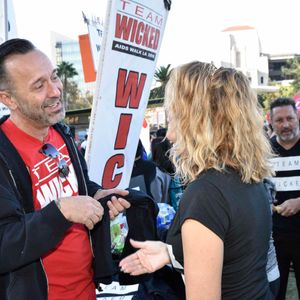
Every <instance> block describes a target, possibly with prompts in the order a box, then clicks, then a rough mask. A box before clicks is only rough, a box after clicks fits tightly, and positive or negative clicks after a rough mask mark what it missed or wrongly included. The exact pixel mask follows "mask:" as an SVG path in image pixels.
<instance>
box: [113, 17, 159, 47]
mask: <svg viewBox="0 0 300 300" xmlns="http://www.w3.org/2000/svg"><path fill="white" fill-rule="evenodd" d="M115 37H116V38H118V39H123V40H125V41H129V40H130V42H132V43H136V44H137V45H141V44H142V45H143V46H145V47H147V48H150V49H154V50H156V49H157V48H158V42H159V37H160V30H159V29H157V28H155V27H153V26H150V25H148V24H146V22H143V21H138V20H136V19H133V18H129V17H127V16H121V15H120V14H117V17H116V27H115ZM153 41H154V42H153Z"/></svg>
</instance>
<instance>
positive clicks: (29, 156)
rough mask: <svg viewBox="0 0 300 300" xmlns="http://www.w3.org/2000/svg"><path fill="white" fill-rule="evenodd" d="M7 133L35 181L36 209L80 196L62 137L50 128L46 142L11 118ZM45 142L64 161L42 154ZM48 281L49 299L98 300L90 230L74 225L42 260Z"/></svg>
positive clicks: (33, 190)
mask: <svg viewBox="0 0 300 300" xmlns="http://www.w3.org/2000/svg"><path fill="white" fill-rule="evenodd" d="M1 128H2V129H3V131H4V133H5V134H6V135H7V137H8V138H9V140H10V141H11V142H12V143H13V145H14V146H15V148H16V149H17V150H18V152H19V154H20V155H21V157H22V159H23V161H24V162H25V164H26V166H27V169H28V171H29V173H30V176H31V180H32V192H33V198H34V207H35V210H38V209H41V208H43V207H45V206H46V205H47V204H49V203H50V202H51V201H53V200H55V199H57V198H60V197H68V196H77V195H78V183H77V178H76V175H75V171H74V168H73V165H72V162H71V160H70V157H69V153H68V150H67V147H66V144H65V143H64V141H63V139H62V137H61V136H60V135H59V133H58V132H57V131H56V130H55V129H53V128H52V127H50V129H49V132H48V136H47V137H46V139H45V141H44V142H41V141H39V140H37V139H36V138H34V137H32V136H30V135H28V134H26V133H25V132H24V131H22V130H20V129H19V128H18V127H17V126H16V125H15V124H14V123H13V122H12V121H11V120H10V119H8V120H7V121H6V122H4V123H3V125H2V126H1ZM45 143H50V144H52V145H53V146H54V147H55V148H56V149H57V150H58V151H59V153H60V158H50V157H47V156H45V155H44V154H42V153H40V151H39V150H40V149H41V147H42V146H43V144H45ZM62 158H63V159H64V160H65V161H66V162H67V164H68V166H69V168H70V173H69V175H68V177H67V178H61V177H60V176H59V173H58V167H57V163H58V161H59V159H62ZM42 261H43V265H44V269H45V272H46V275H47V279H48V286H49V291H48V299H49V300H62V299H64V300H75V299H76V300H94V299H96V294H95V285H94V283H93V272H92V250H91V244H90V240H89V236H88V232H87V229H86V228H85V227H84V226H83V225H81V224H73V225H72V226H71V228H70V229H69V230H68V231H67V232H66V233H65V236H64V238H63V239H62V240H61V241H60V243H59V244H57V245H56V247H55V248H54V249H52V250H51V251H49V253H47V254H46V255H44V257H42Z"/></svg>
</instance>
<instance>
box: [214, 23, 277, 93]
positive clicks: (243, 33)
mask: <svg viewBox="0 0 300 300" xmlns="http://www.w3.org/2000/svg"><path fill="white" fill-rule="evenodd" d="M219 49H220V51H218V53H217V55H218V57H217V58H216V59H215V60H214V63H215V64H216V66H223V67H230V68H235V69H237V70H240V71H241V72H243V73H244V74H245V75H246V76H247V77H248V79H249V80H250V82H251V87H252V88H253V89H255V90H256V91H257V92H258V93H259V92H268V91H274V87H272V86H269V85H268V83H269V82H268V81H269V67H268V55H265V54H263V53H262V48H261V42H260V39H259V35H258V33H257V31H256V29H255V28H254V27H251V26H233V27H228V28H226V29H224V30H223V31H222V33H221V35H220V47H219Z"/></svg>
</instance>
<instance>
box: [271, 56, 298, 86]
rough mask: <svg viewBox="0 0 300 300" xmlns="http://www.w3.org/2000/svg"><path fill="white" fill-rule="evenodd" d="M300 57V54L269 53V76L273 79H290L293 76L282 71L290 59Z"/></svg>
mask: <svg viewBox="0 0 300 300" xmlns="http://www.w3.org/2000/svg"><path fill="white" fill-rule="evenodd" d="M294 58H297V59H300V54H295V53H293V54H291V53H290V54H273V55H269V78H270V80H271V81H280V82H282V81H286V80H288V81H290V80H291V77H290V76H287V75H284V74H283V73H282V68H283V67H286V66H287V62H288V61H289V60H290V59H294Z"/></svg>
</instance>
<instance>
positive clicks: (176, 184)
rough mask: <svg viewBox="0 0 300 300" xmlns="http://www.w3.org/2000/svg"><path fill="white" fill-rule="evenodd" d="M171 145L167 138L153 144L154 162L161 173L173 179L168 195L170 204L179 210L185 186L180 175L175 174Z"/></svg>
mask: <svg viewBox="0 0 300 300" xmlns="http://www.w3.org/2000/svg"><path fill="white" fill-rule="evenodd" d="M171 147H172V146H171V143H170V141H169V140H168V139H167V138H166V137H164V138H163V137H159V138H156V139H154V140H153V141H152V143H151V153H152V161H154V162H155V163H156V164H157V166H158V168H159V169H160V171H162V172H163V173H166V174H167V175H169V176H170V177H171V180H170V184H169V188H168V193H169V204H170V205H171V206H172V207H173V208H174V209H175V210H177V209H178V204H179V201H180V199H181V196H182V193H183V185H182V183H181V180H180V178H179V176H178V175H176V174H175V166H174V164H173V162H172V161H171V160H170V149H171Z"/></svg>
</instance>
